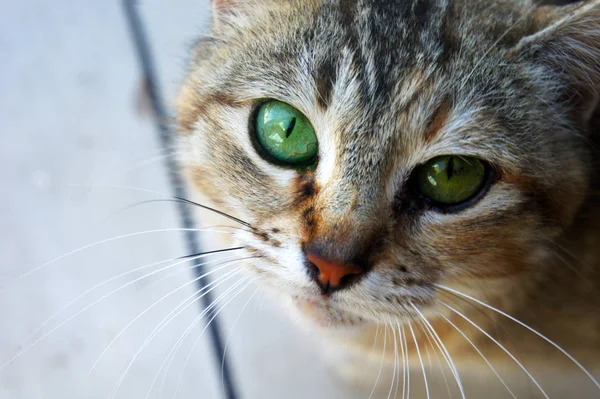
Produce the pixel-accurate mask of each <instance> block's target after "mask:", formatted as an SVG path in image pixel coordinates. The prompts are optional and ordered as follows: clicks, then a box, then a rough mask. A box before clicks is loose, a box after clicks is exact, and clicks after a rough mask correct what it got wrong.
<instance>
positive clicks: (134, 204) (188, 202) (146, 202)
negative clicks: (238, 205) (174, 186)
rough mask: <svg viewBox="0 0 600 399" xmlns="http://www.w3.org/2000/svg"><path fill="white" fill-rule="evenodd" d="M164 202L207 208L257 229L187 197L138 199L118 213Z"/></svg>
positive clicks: (248, 225) (249, 226)
mask: <svg viewBox="0 0 600 399" xmlns="http://www.w3.org/2000/svg"><path fill="white" fill-rule="evenodd" d="M162 202H175V203H179V204H187V205H193V206H197V207H200V208H202V209H205V210H208V211H211V212H213V213H216V214H218V215H220V216H223V217H226V218H227V219H229V220H232V221H234V222H236V223H239V224H241V225H243V226H245V227H248V228H249V229H251V230H255V229H254V228H253V227H252V226H251V225H250V224H249V223H246V222H244V221H243V220H241V219H238V218H236V217H235V216H231V215H229V214H227V213H225V212H222V211H219V210H216V209H214V208H211V207H208V206H206V205H201V204H199V203H196V202H193V201H190V200H186V199H183V198H179V197H172V198H157V199H151V200H144V201H138V202H135V203H133V204H131V205H128V206H125V207H123V208H121V209H119V210H118V211H117V214H118V213H121V212H125V211H127V210H129V209H132V208H135V207H138V206H140V205H146V204H155V203H162Z"/></svg>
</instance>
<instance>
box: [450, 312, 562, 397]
mask: <svg viewBox="0 0 600 399" xmlns="http://www.w3.org/2000/svg"><path fill="white" fill-rule="evenodd" d="M440 303H441V304H442V305H444V306H445V307H447V308H448V309H450V310H451V311H452V312H454V313H456V314H457V315H459V316H460V317H462V318H463V319H464V320H466V321H467V322H468V323H469V324H471V325H472V326H473V327H475V328H476V329H477V330H479V331H480V332H481V333H482V334H483V335H485V336H486V337H488V338H489V339H490V340H492V342H494V343H495V344H496V345H498V347H499V348H500V349H502V350H503V351H504V353H506V354H507V355H508V356H509V357H510V358H511V359H512V360H513V361H514V362H515V363H516V364H517V365H518V366H519V367H520V368H521V369H522V370H523V371H524V372H525V374H527V376H528V377H529V379H530V380H531V381H532V382H533V384H534V385H535V386H536V387H537V388H538V389H539V390H540V392H541V393H542V395H544V397H545V398H546V399H550V397H549V396H548V394H547V393H546V391H544V389H543V388H542V387H541V385H540V384H539V383H538V382H537V380H536V379H535V378H534V377H533V375H531V373H530V372H529V370H527V368H526V367H525V366H523V364H522V363H521V362H520V361H519V360H518V359H517V358H516V357H515V356H514V355H513V354H512V353H511V352H510V351H509V350H508V349H506V348H505V347H504V346H503V345H502V344H501V343H500V342H498V340H496V339H495V338H494V337H492V336H491V335H490V334H488V333H487V332H486V331H485V330H484V329H483V328H481V327H479V326H478V325H477V324H476V323H475V322H473V321H471V320H470V319H469V318H468V317H467V316H465V315H463V314H462V313H461V312H459V311H458V310H456V309H454V308H453V307H452V306H450V305H448V304H447V303H445V302H443V301H440Z"/></svg>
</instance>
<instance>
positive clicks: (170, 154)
mask: <svg viewBox="0 0 600 399" xmlns="http://www.w3.org/2000/svg"><path fill="white" fill-rule="evenodd" d="M179 154H181V152H180V151H178V150H172V151H169V152H167V151H160V152H159V154H158V155H155V156H153V157H152V158H148V159H144V160H141V161H139V162H136V163H135V164H133V165H131V166H130V167H128V168H127V169H125V170H124V171H122V172H119V173H115V174H114V175H111V176H109V178H107V179H106V180H118V179H121V178H123V177H125V176H127V175H128V174H130V173H132V172H134V171H135V170H137V169H139V168H141V167H143V166H145V165H149V164H151V163H154V162H158V161H162V160H164V159H169V158H173V157H175V156H177V155H179ZM102 180H105V179H104V178H103V179H102Z"/></svg>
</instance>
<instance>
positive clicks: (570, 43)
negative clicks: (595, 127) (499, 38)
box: [513, 0, 600, 126]
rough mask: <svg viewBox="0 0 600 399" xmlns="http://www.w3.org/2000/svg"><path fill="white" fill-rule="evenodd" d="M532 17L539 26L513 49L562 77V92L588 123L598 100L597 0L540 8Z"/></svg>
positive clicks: (599, 19)
mask: <svg viewBox="0 0 600 399" xmlns="http://www.w3.org/2000/svg"><path fill="white" fill-rule="evenodd" d="M533 20H534V22H535V24H536V25H537V26H538V27H539V29H538V30H537V32H536V33H534V34H532V35H529V36H526V37H524V38H523V39H521V41H520V42H519V43H518V44H517V46H516V48H514V49H513V51H516V52H519V53H520V55H521V56H525V57H528V58H533V59H535V60H536V62H541V63H544V64H546V65H548V66H550V67H551V68H552V69H554V70H555V71H556V72H557V73H558V74H559V75H560V76H561V77H562V78H563V79H564V82H565V84H566V91H565V93H564V94H565V96H566V98H568V99H569V100H570V101H571V102H572V105H573V107H574V108H573V109H574V111H575V113H576V114H578V116H577V117H578V118H579V119H580V120H579V122H581V123H584V124H585V126H587V125H588V123H589V120H590V118H591V117H592V116H593V114H594V111H595V110H596V109H597V107H598V101H599V99H600V0H588V1H583V2H579V3H577V4H575V5H569V6H563V7H551V6H550V7H540V8H538V9H537V10H536V11H535V14H534V18H533ZM581 118H582V119H581Z"/></svg>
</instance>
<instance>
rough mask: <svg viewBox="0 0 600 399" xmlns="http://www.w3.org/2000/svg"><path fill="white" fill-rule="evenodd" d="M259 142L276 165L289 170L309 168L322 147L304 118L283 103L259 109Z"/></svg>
mask: <svg viewBox="0 0 600 399" xmlns="http://www.w3.org/2000/svg"><path fill="white" fill-rule="evenodd" d="M255 127H256V138H257V139H258V143H259V144H260V146H261V147H262V148H263V149H264V150H265V151H266V152H267V154H269V155H270V156H271V157H272V158H274V159H275V160H276V161H279V162H281V163H282V164H286V165H290V166H301V165H310V164H312V163H314V162H315V160H316V159H317V150H318V148H319V143H318V141H317V136H316V135H315V130H314V129H313V127H312V125H311V123H310V121H309V120H308V118H307V117H306V116H304V114H303V113H302V112H300V111H298V110H297V109H296V108H294V107H292V106H291V105H288V104H286V103H282V102H280V101H275V100H272V101H269V102H266V103H264V104H263V105H261V106H260V108H259V110H258V113H257V115H256V126H255Z"/></svg>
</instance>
